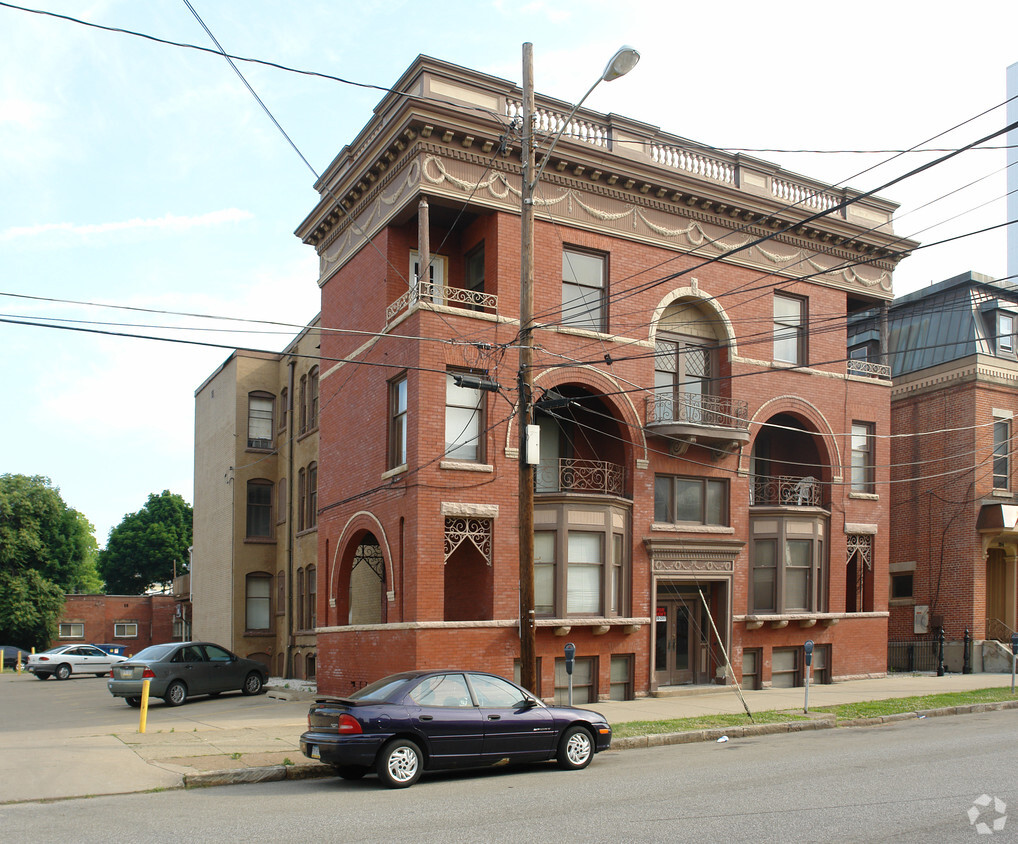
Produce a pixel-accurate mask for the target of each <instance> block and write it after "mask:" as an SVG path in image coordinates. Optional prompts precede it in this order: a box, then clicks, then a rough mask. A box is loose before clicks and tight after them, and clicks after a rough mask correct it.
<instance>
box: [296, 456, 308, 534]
mask: <svg viewBox="0 0 1018 844" xmlns="http://www.w3.org/2000/svg"><path fill="white" fill-rule="evenodd" d="M307 499H308V477H307V472H305V471H304V469H303V468H301V469H298V470H297V530H298V531H302V530H304V527H305V521H304V509H305V507H307Z"/></svg>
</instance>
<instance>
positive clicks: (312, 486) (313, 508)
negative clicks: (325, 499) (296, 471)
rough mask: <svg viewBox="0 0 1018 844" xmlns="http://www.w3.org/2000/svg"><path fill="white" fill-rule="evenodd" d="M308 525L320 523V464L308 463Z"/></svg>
mask: <svg viewBox="0 0 1018 844" xmlns="http://www.w3.org/2000/svg"><path fill="white" fill-rule="evenodd" d="M306 524H307V527H309V528H313V527H315V526H316V525H317V524H318V464H317V463H310V464H308V502H307V520H306Z"/></svg>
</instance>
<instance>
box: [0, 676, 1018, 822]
mask: <svg viewBox="0 0 1018 844" xmlns="http://www.w3.org/2000/svg"><path fill="white" fill-rule="evenodd" d="M1010 684H1011V677H1010V675H1009V674H967V675H962V674H948V675H945V676H943V677H936V676H932V675H902V674H893V675H890V676H888V677H886V678H881V679H875V680H851V681H846V682H841V683H835V684H832V685H827V686H819V685H811V686H810V690H809V706H810V710H811V711H812V710H813V709H814V708H816V707H821V706H830V705H834V704H840V703H851V702H857V701H864V700H879V699H884V698H892V697H911V696H913V695H926V694H937V693H943V692H953V691H963V690H970V689H980V688H988V687H991V686H1005V687H1009V686H1010ZM804 692H805V690H804V689H802V688H797V689H764V690H760V691H747V692H744V693H743V695H744V697H745V699H746V703H747V705H748V707H749V709H750V711H751V712H762V711H765V710H775V709H776V710H786V709H787V710H800V711H801V710H802V708H803V703H804ZM311 699H313V695H309V694H307V693H295V692H290V691H285V690H274V689H270V690H269V692H268V695H267V698H266V699H265V703H266V705H265V706H263V707H260V708H259V709H258V712H257V715H256V716H255V715H251V716H248V717H235V718H232V719H217V718H209V717H208V716H209V710H208V708H207V707H206V708H201V709H200V713H201V714H200V716H199V715H198V714H197V713H198V711H199V707H194V708H193V709H192V710H191V712H192V713H193V714H192V715H188V709H189V708H188V707H187V706H183V707H180V708H179V709H175V710H172V717H170V718H167V717H166V716H167V714H168V713H166V712H165V711H164V712H163V713H162V717H161V718H160V720H159V725H158V729H155V730H153V729H152V726H151V722H150V726H149V730H148V731H147V732H146V733H144V734H142V733H138V732H131V733H125V732H116V733H110V734H93V735H87V736H82V735H76V734H75V731H74V728H73V727H63V728H59V727H58V728H55V729H54V730H53V731H52V735H47V736H45V737H40V736H39V735H38V734H27V733H11V734H9V736H10V737H13V739H12V740H11V741H10V745H11V746H9V747H8V748H7V749H6V751H5V753H4V754H3V760H2V762H0V766H2V769H3V773H4V774H5V775H4V776H3V780H4V786H3V789H2V794H0V804H2V803H10V802H21V801H31V800H46V799H60V798H70V797H84V796H90V795H98V794H120V793H129V792H140V791H149V790H155V789H165V788H179V787H181V786H186V787H198V786H206V785H220V784H227V783H238V782H262V781H266V780H277V779H285V778H291V779H292V778H301V777H310V776H322V775H327V774H328V773H329V769H328V768H327V767H325V766H323V765H321V764H319V763H317V762H312V761H311V760H309V759H305V758H304V756H302V755H301V752H300V747H299V737H300V734H301V733H302V732H303V731H304V730H305V729H306V725H307V710H308V704H309V700H311ZM590 708H592V709H597V710H598V711H600V712H601V713H603V714H604V715H605V716H606V717H607V718H608V720H609V722H611V723H612V724H621V723H625V722H627V721H657V720H667V719H671V718H687V717H693V716H697V715H705V714H712V713H741V712H743V711H744V710H743V707H742V702H741V701H740V699H739V697H738V695H737V693H736V690H735V687H734V686H724V687H722V686H718V687H706V688H697V689H693V688H690V689H688V690H683V692H682V693H680V694H678V695H676V696H674V697H658V698H645V699H641V700H635V701H603V702H600V703H597V704H595V705H592V706H591V707H590ZM199 718H200V720H199ZM741 731H742V728H737V729H736V730H733V731H728V732H729V733H732V734H733V738H734V737H735V736H737V735H738V734H739V732H741ZM707 737H708V738H709V737H711V736H707ZM692 738H694V737H693V736H687V737H686V738H685V739H683V740H690V739H692ZM675 740H678V737H675ZM650 743H655V742H650ZM657 743H667V742H665V741H660V742H657ZM647 744H648V742H647V741H646V740H641V741H633V740H623V741H619V742H615V743H613V748H615V749H625V748H626V747H634V746H646V745H647Z"/></svg>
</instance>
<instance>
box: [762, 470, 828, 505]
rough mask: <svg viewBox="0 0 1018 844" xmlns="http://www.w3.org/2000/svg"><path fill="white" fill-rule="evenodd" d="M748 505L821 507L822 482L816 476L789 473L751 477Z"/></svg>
mask: <svg viewBox="0 0 1018 844" xmlns="http://www.w3.org/2000/svg"><path fill="white" fill-rule="evenodd" d="M750 491H751V497H750V499H749V504H750V506H751V507H752V506H754V505H756V506H767V505H771V506H777V507H822V506H823V500H824V499H823V484H821V483H820V481H818V480H817V479H816V478H812V477H805V478H797V477H793V476H790V475H779V476H776V477H761V478H753V486H752V487H751V490H750Z"/></svg>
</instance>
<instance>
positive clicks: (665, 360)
mask: <svg viewBox="0 0 1018 844" xmlns="http://www.w3.org/2000/svg"><path fill="white" fill-rule="evenodd" d="M713 370H714V354H713V352H712V350H711V349H709V348H708V347H706V346H704V345H703V344H702V343H696V342H692V341H688V340H683V339H675V340H671V339H660V340H658V341H657V343H656V348H655V352H654V396H655V399H656V409H655V419H657V420H658V421H675V422H690V423H693V424H696V423H699V422H701V421H702V419H703V397H704V396H709V395H711V378H712V375H713Z"/></svg>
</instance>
